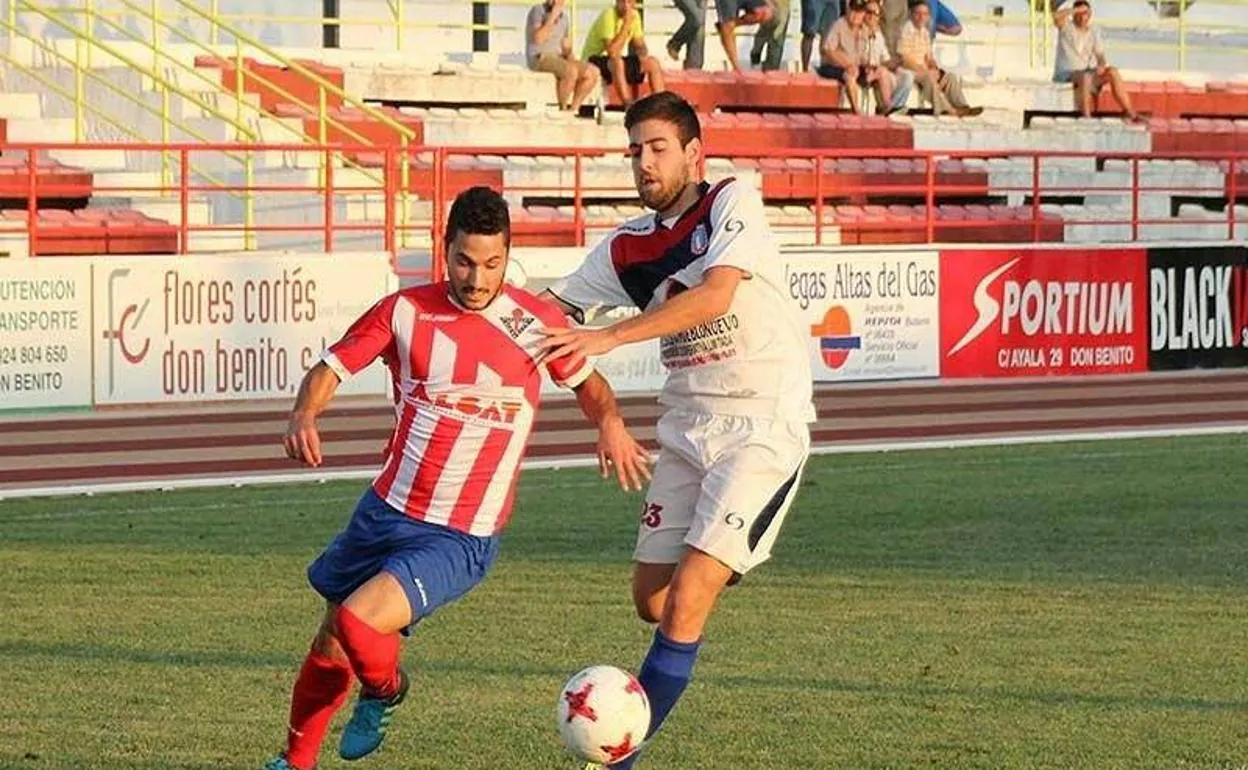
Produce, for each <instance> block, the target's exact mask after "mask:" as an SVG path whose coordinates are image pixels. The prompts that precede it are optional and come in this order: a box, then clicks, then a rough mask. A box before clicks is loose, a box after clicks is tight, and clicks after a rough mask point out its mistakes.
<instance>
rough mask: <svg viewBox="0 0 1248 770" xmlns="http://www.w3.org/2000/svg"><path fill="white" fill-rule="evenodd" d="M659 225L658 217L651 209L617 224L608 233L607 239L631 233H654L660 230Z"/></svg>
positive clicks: (640, 234)
mask: <svg viewBox="0 0 1248 770" xmlns="http://www.w3.org/2000/svg"><path fill="white" fill-rule="evenodd" d="M658 225H659V223H658V218H657V217H655V215H654V212H652V211H649V212H646V213H645V214H641V215H639V216H635V217H633V218H632V219H629V220H627V221H626V222H624V223H623V224H620V225H616V227H615V229H614V230H612V231H611V232H610V233H609V234H608V235H607V238H606V240H607V241H608V242H610V241H613V240H615V239H616V238H620V237H621V236H630V235H631V236H647V235H654V233H655V232H656V231H657V230H658Z"/></svg>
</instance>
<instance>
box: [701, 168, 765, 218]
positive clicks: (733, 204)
mask: <svg viewBox="0 0 1248 770" xmlns="http://www.w3.org/2000/svg"><path fill="white" fill-rule="evenodd" d="M710 195H712V196H714V200H713V201H712V203H711V207H712V209H716V210H728V209H735V208H738V207H740V205H741V204H742V203H754V202H755V201H756V200H757V201H758V202H760V203H761V201H762V193H760V192H759V190H758V187H756V186H755V185H753V184H751V183H750V182H747V181H746V180H744V179H739V178H737V177H735V176H730V177H728V178H727V179H724V180H721V181H720V182H719V183H718V184H716V185H715V186H714V187H712V188H711V192H710Z"/></svg>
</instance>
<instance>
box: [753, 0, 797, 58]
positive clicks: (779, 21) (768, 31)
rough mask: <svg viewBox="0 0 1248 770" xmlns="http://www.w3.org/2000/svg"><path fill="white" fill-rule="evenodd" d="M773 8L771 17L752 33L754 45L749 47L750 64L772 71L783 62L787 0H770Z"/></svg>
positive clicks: (786, 30)
mask: <svg viewBox="0 0 1248 770" xmlns="http://www.w3.org/2000/svg"><path fill="white" fill-rule="evenodd" d="M772 2H774V3H775V10H774V13H773V14H772V17H771V19H769V20H768V21H766V22H764V23H762V24H759V25H758V33H757V34H756V35H754V47H753V48H751V49H750V64H752V65H753V66H755V67H760V66H761V67H762V70H763V71H764V72H774V71H776V70H778V69H780V65H781V64H783V63H784V44H785V43H786V42H788V37H789V0H772Z"/></svg>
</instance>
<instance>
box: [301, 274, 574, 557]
mask: <svg viewBox="0 0 1248 770" xmlns="http://www.w3.org/2000/svg"><path fill="white" fill-rule="evenodd" d="M449 291H450V287H449V286H448V284H446V283H438V284H429V285H425V286H418V287H414V288H410V289H403V290H401V291H398V292H395V293H394V294H391V295H389V296H387V297H385V298H384V299H382V300H380V301H379V302H378V303H377V304H376V305H374V306H373V307H372V308H370V309H369V310H368V312H366V313H365V314H364V315H363V316H361V317H360V318H359V320H357V321H356V322H355V323H354V324H352V325H351V328H350V329H348V330H347V332H346V334H345V335H343V337H342V339H341V340H339V341H338V342H336V343H334V344H333V345H331V346H330V347H329V349H328V350H326V351H325V353H324V355H323V356H322V357H321V360H322V361H323V362H324V363H325V364H326V365H327V366H329V367H330V368H331V369H333V371H334V372H335V373H336V374H337V375H338V377H339V378H340V379H344V380H345V379H346V378H348V377H350V376H352V375H354V374H356V373H358V372H359V371H360V370H362V369H364V368H365V367H366V366H368V365H369V364H370V363H372V362H373V361H374V360H375V359H376V358H378V357H379V356H380V357H381V358H382V360H383V361H384V362H385V363H386V366H388V367H389V369H390V376H391V379H392V382H393V386H394V396H395V416H396V419H397V422H396V425H395V429H394V433H393V435H392V436H391V439H390V444H389V446H388V448H387V451H386V460H385V464H384V465H383V466H382V469H381V473H380V474H379V475H378V476H377V478H376V479H375V480H374V481H373V489H375V490H376V492H377V494H378V495H380V496H381V497H382V498H383V499H384V500H386V501H387V502H388V503H390V505H392V506H393V507H394V508H396V509H398V510H400V511H405V512H406V513H407V515H409V516H411V517H413V518H416V519H421V520H423V521H428V522H431V523H434V524H441V525H444V526H447V527H450V528H452V529H455V530H459V531H461V532H467V533H468V534H471V535H482V536H484V535H493V534H495V533H497V532H499V531H501V530H502V529H503V527H504V526H506V524H507V520H508V519H509V518H510V516H511V507H512V499H513V497H514V495H515V487H516V479H517V477H518V476H519V469H520V460H521V458H522V456H523V455H524V450H525V446H526V445H527V443H528V438H529V432H530V430H531V429H532V427H533V422H534V419H535V417H536V415H537V408H538V403H539V401H540V393H541V384H542V383H541V372H540V371H539V367H538V362H537V359H536V357H537V356H538V355H539V351H538V349H537V344H538V342H539V341H540V340H541V339H542V334H541V330H542V329H543V328H545V327H566V325H567V320H566V319H565V318H564V315H563V313H562V312H560V311H559V309H558V308H555V307H553V306H551V305H548V304H546V303H545V302H544V301H542V300H539V299H538V298H537V297H535V296H533V295H532V294H530V293H528V292H526V291H524V290H523V289H518V288H515V287H513V286H507V287H506V288H505V289H504V290H503V292H502V293H501V294H500V295H499V296H498V297H497V298H496V299H495V300H494V302H492V303H491V304H490V306H489V307H488V308H486V309H485V310H481V311H474V310H465V309H464V308H462V307H460V306H459V305H458V304H456V303H455V302H454V301H453V300H452V299H451V298H450V294H449ZM546 369H547V371H548V372H549V374H550V377H551V379H553V380H554V381H555V383H556V384H557V385H560V386H562V387H566V388H575V387H577V386H578V385H580V384H581V383H582V382H584V381H585V380H586V378H588V377H589V376H590V374H591V373H592V372H593V368H592V366H591V365H590V363H589V362H588V361H586V360H585V359H584V358H581V357H577V358H562V359H559V360H557V361H553V362H551V363H549V364H547V366H546Z"/></svg>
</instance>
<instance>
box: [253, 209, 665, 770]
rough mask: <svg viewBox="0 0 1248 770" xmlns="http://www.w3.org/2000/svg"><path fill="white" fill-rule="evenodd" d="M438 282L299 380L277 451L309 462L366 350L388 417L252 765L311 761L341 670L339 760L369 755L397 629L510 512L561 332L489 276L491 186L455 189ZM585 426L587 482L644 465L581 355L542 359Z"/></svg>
mask: <svg viewBox="0 0 1248 770" xmlns="http://www.w3.org/2000/svg"><path fill="white" fill-rule="evenodd" d="M446 232H447V238H446V243H447V255H448V256H447V267H448V270H447V272H448V280H447V281H444V282H441V283H433V284H428V285H425V286H417V287H414V288H408V289H403V290H401V291H398V292H396V293H394V294H391V295H389V296H387V297H385V298H383V299H381V300H380V301H379V302H378V303H377V304H376V305H374V306H373V307H372V309H370V310H369V311H368V312H366V313H365V314H364V315H363V316H362V317H361V318H360V319H359V320H357V321H356V322H355V323H354V324H353V325H352V326H351V328H350V329H348V330H347V332H346V334H345V335H344V336H343V338H342V339H341V340H339V341H338V342H336V343H335V344H334V345H332V346H330V348H329V349H328V350H327V351H326V352H325V354H324V356H323V357H322V359H321V361H320V363H318V364H317V365H316V366H314V367H313V368H312V369H311V370H310V371H309V372H308V374H307V376H306V377H305V378H304V380H303V384H302V386H301V387H300V391H299V395H298V398H297V400H296V402H295V407H294V411H293V413H292V415H291V418H290V426H289V429H288V431H287V433H286V437H285V446H286V453H287V455H289V456H290V457H291V458H293V459H297V460H301V461H303V462H304V463H306V464H308V465H313V466H315V465H320V464H321V462H322V454H321V442H320V437H319V434H318V432H317V428H316V418H317V415H319V414H320V413H321V412H322V411H323V410H324V409H325V407H326V406H327V405H328V404H329V401H330V398H331V397H332V396H333V394H334V391H335V389H336V388H337V387H338V384H339V382H340V381H341V380H345V379H346V378H348V377H350V376H352V375H354V374H356V373H358V372H359V371H361V370H362V369H364V368H365V367H367V366H368V365H369V364H370V363H372V362H373V361H374V360H376V359H378V358H381V359H382V360H383V361H384V362H385V364H386V365H387V366H388V367H389V369H390V375H391V378H392V382H393V386H394V393H395V401H396V403H395V416H396V424H395V428H394V431H393V433H392V435H391V438H390V443H389V446H388V448H387V451H386V458H385V461H384V464H383V466H382V469H381V472H380V473H379V474H378V476H377V478H376V479H375V480H374V481H373V483H372V485H371V486H370V487H369V489H368V490H367V491H366V492H365V493H364V496H363V497H362V498H361V499H360V501H359V503H358V505H357V506H356V509H355V513H354V514H353V515H352V517H351V521H350V523H349V524H348V525H347V527H346V528H345V529H344V530H343V531H342V532H341V533H340V534H339V535H338V536H337V537H336V538H335V539H334V540H333V542H331V543H330V545H329V547H328V548H326V549H325V551H324V553H322V554H321V555H320V556H319V557H318V558H317V559H316V561H314V562H313V563H312V565H311V566H310V567H309V568H308V580H309V582H310V583H311V584H312V587H313V588H314V589H316V591H317V592H318V593H319V594H321V596H323V597H324V598H325V600H326V601H327V602H328V605H329V606H328V610H327V612H326V614H325V618H324V620H323V622H322V624H321V628H320V631H319V632H318V633H317V635H316V638H315V640H314V641H313V642H312V648H311V650H310V651H309V652H308V655H307V658H306V660H305V661H304V663H303V667H302V669H301V670H300V672H299V676H298V678H297V680H296V682H295V685H294V693H293V696H292V700H291V709H290V727H289V732H288V735H287V746H286V750H285V751H284V752H282V754H281V755H279V756H278V757H276V758H274V759H273V760H271V761H270V762H269V763H268V764H267V765H266V770H292V769H293V770H311V768H313V767H314V766H315V765H316V760H317V756H318V754H319V752H320V748H321V743H322V742H323V741H324V738H325V732H326V730H327V729H328V727H329V722H330V720H331V719H332V718H333V715H334V712H335V711H337V709H338V708H339V707H341V706H342V704H343V702H344V701H345V700H346V697H347V694H348V691H349V690H350V689H351V683H352V680H353V679H354V678H358V679H359V680H360V685H361V691H360V697H359V701H358V702H357V704H356V707H355V712H354V713H353V714H352V716H351V720H350V722H348V723H347V725H346V727H345V729H344V730H343V734H342V741H341V743H340V744H339V755H340V756H341V757H342V758H343V759H359V758H361V757H363V756H365V755H367V754H369V753H371V752H373V751H375V750H376V749H377V747H378V746H380V745H381V742H382V739H383V738H384V737H385V733H386V729H387V727H388V725H389V723H390V719H391V717H392V714H393V712H394V709H395V707H397V706H398V705H399V703H400V702H402V700H403V699H404V697H405V696H406V694H407V691H408V686H409V682H408V678H407V675H406V674H405V673H404V672H403V670H402V669H401V668H400V667H399V646H400V645H399V642H400V633H402V634H403V635H406V634H408V633H410V632H411V630H412V628H413V627H414V626H415V624H416V623H418V622H419V621H420V620H421V619H422V618H425V617H428V616H429V615H430V614H431V613H433V612H434V611H435V610H436V609H437V608H439V607H441V606H443V605H445V604H447V603H449V602H452V601H454V600H455V599H457V598H459V597H460V596H462V595H463V594H465V593H466V592H467V591H469V590H470V589H471V588H472V587H473V586H475V585H476V584H477V583H478V582H480V581H481V579H482V578H484V577H485V573H486V571H487V570H488V569H489V568H490V565H491V564H492V563H493V562H494V558H495V556H496V554H497V552H498V535H499V533H500V532H501V531H502V529H503V527H504V526H505V525H506V523H507V520H508V518H509V516H510V513H511V507H512V498H513V496H514V494H515V488H516V478H517V474H518V471H519V464H520V459H521V457H522V456H523V454H524V449H525V445H526V443H527V441H528V436H529V431H530V429H531V428H532V427H533V422H534V419H535V416H536V412H537V407H538V401H539V395H540V391H541V369H542V368H543V367H542V366H541V364H540V363H539V361H538V358H539V356H540V354H539V347H538V346H539V344H540V343H541V341H542V339H543V336H542V332H543V330H545V329H550V328H566V327H567V320H566V319H565V318H564V315H563V314H562V313H561V312H559V309H558V308H557V307H554V306H553V305H551V304H549V303H547V302H545V301H543V300H539V299H538V298H537V297H535V296H533V295H532V294H530V293H528V292H526V291H524V290H522V289H518V288H515V287H511V286H507V285H505V284H504V280H503V277H504V275H505V273H506V270H507V257H508V246H509V243H510V222H509V219H508V214H507V203H506V202H505V201H504V200H503V199H502V197H500V196H499V195H498V193H495V192H494V191H492V190H489V189H487V188H484V187H477V188H473V189H470V190H467V191H466V192H464V193H462V194H461V195H460V196H459V197H458V198H457V199H456V200H455V203H454V204H453V205H452V207H451V212H450V219H449V222H448V224H447V229H446ZM544 368H545V369H546V370H547V371H548V372H549V374H550V376H551V378H552V379H554V381H555V382H556V383H557V384H559V385H561V386H563V387H565V388H569V389H572V390H574V391H575V392H576V397H577V400H578V402H579V403H580V407H581V410H582V411H584V413H585V415H586V417H588V418H589V419H590V420H591V421H592V422H594V423H595V424H596V425H597V426H598V430H599V440H598V452H599V463H600V465H601V469H602V472H603V475H604V476H606V475H607V473H608V468H609V467H610V466H614V467H615V469H616V472H617V474H618V476H619V479H620V483H621V485H622V486H624V487H625V488H626V489H632V488H636V489H640V488H641V485H642V483H643V479H644V478H645V477H647V476H648V463H649V458H648V457H647V456H646V453H645V450H643V449H642V448H641V447H640V446H639V445H638V444H637V443H636V442H635V441H634V440H633V438H632V437H631V436H630V435H629V434H628V431H627V430H626V429H625V427H624V421H623V419H621V417H620V413H619V409H618V408H617V405H616V402H615V397H614V395H613V394H612V392H611V388H610V386H608V385H607V382H606V380H604V379H603V378H602V377H601V376H600V375H599V374H597V373H596V372H594V371H593V369H592V367H591V366H590V364H589V363H588V361H586V359H585V358H583V357H581V356H570V357H567V358H561V359H560V360H558V361H550V362H547V364H546V366H545V367H544Z"/></svg>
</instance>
